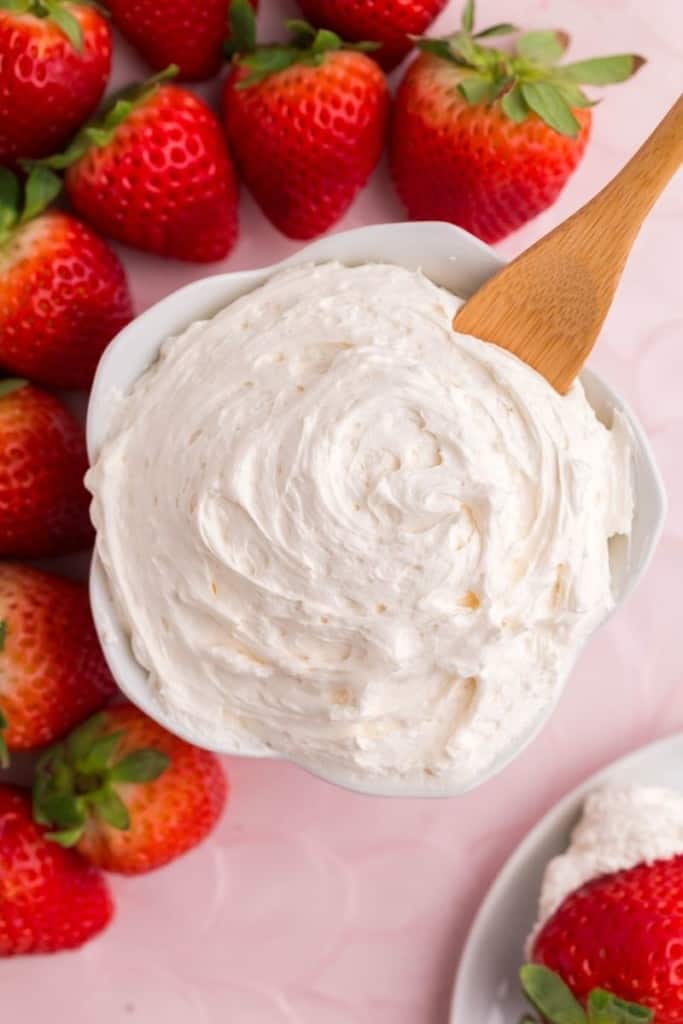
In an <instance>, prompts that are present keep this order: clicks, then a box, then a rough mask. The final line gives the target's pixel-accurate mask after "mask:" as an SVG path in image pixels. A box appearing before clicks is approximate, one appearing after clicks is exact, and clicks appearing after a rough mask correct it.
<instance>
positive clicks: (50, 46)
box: [0, 4, 112, 166]
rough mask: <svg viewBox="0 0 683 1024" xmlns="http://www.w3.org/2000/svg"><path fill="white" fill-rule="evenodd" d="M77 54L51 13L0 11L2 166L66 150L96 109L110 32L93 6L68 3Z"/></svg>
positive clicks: (102, 86) (108, 63) (107, 67)
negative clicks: (79, 44) (76, 28)
mask: <svg viewBox="0 0 683 1024" xmlns="http://www.w3.org/2000/svg"><path fill="white" fill-rule="evenodd" d="M66 9H67V10H68V12H69V14H71V15H72V17H74V18H76V19H77V20H78V22H79V24H80V26H81V30H82V33H83V50H82V52H81V53H78V52H77V51H76V50H75V49H74V47H73V46H72V44H71V42H70V41H69V39H68V38H67V37H66V36H65V34H64V33H63V32H62V30H61V29H60V28H59V27H58V26H57V25H56V24H55V23H54V22H52V21H50V20H49V19H48V18H37V17H34V16H33V15H30V14H18V13H15V12H12V11H3V10H0V165H5V166H13V165H15V163H16V161H17V159H19V158H20V157H41V156H47V155H48V154H50V153H54V152H55V151H57V150H59V149H61V148H62V147H63V146H64V145H65V144H66V143H67V142H68V140H69V139H70V138H71V136H72V135H74V134H75V132H76V131H77V130H78V128H80V126H81V124H82V123H83V122H84V121H85V120H87V118H88V117H89V116H90V115H91V114H92V113H93V111H94V110H95V109H96V107H97V106H98V104H99V102H100V100H101V98H102V95H103V93H104V90H105V87H106V84H107V81H108V79H109V72H110V69H111V54H112V42H111V31H110V28H109V25H108V23H107V20H106V18H103V17H102V15H101V14H99V13H98V12H97V11H96V10H95V9H94V8H92V7H86V6H84V5H80V4H68V5H66Z"/></svg>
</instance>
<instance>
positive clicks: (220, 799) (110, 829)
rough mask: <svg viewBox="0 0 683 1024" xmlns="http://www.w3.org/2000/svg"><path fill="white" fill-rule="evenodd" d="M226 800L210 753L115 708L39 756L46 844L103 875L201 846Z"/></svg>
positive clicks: (37, 792)
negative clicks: (69, 851)
mask: <svg viewBox="0 0 683 1024" xmlns="http://www.w3.org/2000/svg"><path fill="white" fill-rule="evenodd" d="M65 780H66V781H65ZM227 793H228V787H227V780H226V777H225V774H224V772H223V768H222V766H221V763H220V761H219V759H218V758H217V757H216V755H215V754H212V753H210V752H209V751H208V750H200V749H199V748H198V747H194V746H192V745H191V744H190V743H186V742H185V741H184V740H181V739H178V737H176V736H172V735H171V733H169V732H167V731H166V730H165V729H163V728H162V727H161V726H160V725H157V724H156V723H155V722H153V721H152V720H151V719H150V718H147V716H146V715H143V713H142V712H141V711H138V709H137V708H135V707H133V706H132V705H121V706H118V707H112V708H109V709H108V710H107V711H103V712H100V713H99V714H98V715H95V716H94V718H91V719H89V720H88V721H87V722H85V723H84V724H83V725H81V726H79V728H78V729H76V730H75V731H74V732H73V733H71V735H70V736H69V737H68V738H67V740H66V741H65V742H64V743H60V744H58V745H57V746H55V747H53V748H51V749H50V750H49V751H48V753H47V754H46V755H45V756H44V757H43V758H42V760H41V762H40V765H39V771H38V775H37V777H36V782H35V786H34V807H35V813H36V818H37V820H38V821H40V822H41V823H43V824H46V825H47V824H49V825H51V826H52V832H51V833H50V835H51V837H52V838H53V839H54V840H55V841H57V842H59V843H62V844H63V845H66V846H74V845H75V846H77V847H78V849H79V851H80V852H81V853H82V854H83V855H84V856H85V857H86V858H87V859H88V860H89V861H91V863H93V864H96V865H98V866H99V867H101V868H105V869H107V870H108V871H118V872H122V873H123V874H140V873H142V872H145V871H151V870H152V869H153V868H157V867H160V866H161V865H162V864H166V863H167V862H168V861H171V860H174V859H175V858H176V857H179V856H180V855H181V854H183V853H185V852H186V851H187V850H190V849H192V847H193V846H196V845H197V843H200V842H201V841H202V839H204V838H205V837H206V836H207V835H208V834H209V832H210V831H211V830H212V828H213V827H214V825H215V824H216V822H217V820H218V818H219V816H220V813H221V811H222V810H223V807H224V806H225V802H226V799H227Z"/></svg>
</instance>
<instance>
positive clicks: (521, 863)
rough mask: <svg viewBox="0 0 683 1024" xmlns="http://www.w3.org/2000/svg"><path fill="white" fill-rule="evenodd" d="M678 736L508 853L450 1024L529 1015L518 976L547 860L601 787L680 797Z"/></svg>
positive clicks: (551, 817) (628, 762) (566, 802)
mask: <svg viewBox="0 0 683 1024" xmlns="http://www.w3.org/2000/svg"><path fill="white" fill-rule="evenodd" d="M681 765H683V733H680V734H678V735H676V736H670V737H668V738H667V739H664V740H659V741H658V742H657V743H651V744H650V745H649V746H647V747H641V748H640V750H637V751H635V753H633V754H628V755H627V756H626V757H624V758H622V759H621V760H619V761H615V762H614V763H613V764H612V765H610V766H609V767H608V768H605V769H604V770H603V771H601V772H598V774H597V775H593V776H592V777H591V778H590V779H588V781H587V782H584V783H583V784H582V785H581V786H579V787H578V789H575V790H574V791H573V792H572V793H570V794H569V796H566V797H565V798H564V799H563V800H562V801H561V802H560V803H559V804H558V805H557V807H555V808H554V809H553V810H552V811H550V813H549V814H547V815H546V816H545V818H543V819H542V820H541V821H540V823H539V824H538V825H537V826H536V827H535V828H534V829H533V830H532V831H531V832H530V833H529V835H528V836H527V837H526V839H524V840H523V841H522V843H521V844H520V845H519V846H518V847H517V849H516V850H515V852H514V853H513V854H512V856H511V857H510V859H509V860H508V862H507V864H506V865H505V867H504V868H503V870H502V871H501V872H500V874H499V875H498V878H497V879H496V881H495V882H494V884H493V886H492V887H491V889H490V890H489V893H488V895H487V897H486V899H485V900H484V902H483V904H482V905H481V908H480V910H479V913H478V914H477V917H476V918H475V921H474V924H473V925H472V929H471V931H470V934H469V937H468V939H467V943H466V945H465V949H464V951H463V954H462V958H461V960H460V966H459V969H458V974H457V977H456V980H455V988H454V991H453V1001H452V1003H451V1024H515V1022H516V1021H517V1020H518V1019H519V1015H520V1013H521V1012H522V1010H523V1009H528V1007H527V1006H526V1004H525V1002H524V1000H523V999H522V997H521V996H520V994H519V983H518V981H517V974H518V971H519V968H520V967H521V965H522V963H523V951H524V943H525V941H526V938H527V936H528V935H529V933H530V931H531V929H532V928H533V925H534V921H535V917H536V907H537V902H538V894H539V890H540V885H541V878H542V875H543V871H544V869H545V866H546V864H547V863H548V861H549V860H550V859H551V858H552V857H554V856H556V854H558V853H562V852H563V850H564V849H566V846H567V841H568V838H569V833H570V831H571V829H572V827H573V825H574V824H575V822H576V820H577V818H578V817H579V815H580V812H581V807H582V805H583V802H584V800H585V798H586V795H587V794H588V793H589V792H591V791H592V790H593V789H595V788H596V787H598V786H599V785H600V784H601V783H604V782H618V783H620V782H637V783H638V784H639V785H655V786H667V787H669V788H670V789H677V790H681V791H683V777H682V773H681Z"/></svg>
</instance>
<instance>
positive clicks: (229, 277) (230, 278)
mask: <svg viewBox="0 0 683 1024" xmlns="http://www.w3.org/2000/svg"><path fill="white" fill-rule="evenodd" d="M322 260H339V261H340V262H342V263H349V264H354V263H355V264H358V263H369V262H373V261H380V262H387V263H396V264H400V265H401V266H404V267H408V268H410V269H418V268H421V269H422V270H423V271H424V273H425V274H426V275H427V276H428V277H430V278H431V279H432V280H433V281H435V282H436V283H437V284H439V285H442V286H443V287H445V288H448V289H450V290H451V291H452V292H454V293H455V294H456V295H459V296H461V297H463V298H467V297H468V296H469V295H471V294H472V293H473V292H474V291H475V290H476V289H477V288H478V287H480V285H481V284H483V282H484V281H485V280H486V279H487V278H488V277H490V276H491V275H492V274H494V273H495V272H496V271H497V270H498V269H499V268H500V267H501V266H502V265H503V263H502V260H501V259H500V258H499V257H498V256H497V255H496V254H495V253H494V252H493V251H492V250H491V249H489V247H488V246H486V245H484V243H483V242H480V241H479V239H477V238H474V237H473V236H472V235H469V234H467V232H465V231H462V230H460V229H459V228H456V227H453V226H452V225H449V224H442V223H418V224H410V223H408V224H385V225H380V226H377V227H368V228H360V229H359V230H357V231H348V232H346V233H344V234H338V235H331V236H329V237H327V238H323V239H321V240H320V241H318V242H314V243H313V244H312V245H309V246H306V247H305V248H303V249H301V250H300V251H299V252H297V253H296V254H295V255H294V256H291V257H290V258H289V259H287V260H285V261H284V262H282V263H279V264H277V265H275V266H271V267H265V268H263V269H261V270H251V271H244V272H240V273H235V274H219V275H217V276H215V277H207V278H205V279H204V280H202V281H196V282H195V283H194V284H190V285H187V286H186V287H185V288H181V289H180V290H179V291H177V292H174V293H173V294H172V295H169V296H168V297H167V298H165V299H162V301H161V302H159V303H157V304H156V306H152V308H151V309H148V310H147V311H146V312H145V313H143V314H142V315H141V316H139V317H138V318H137V319H136V320H134V321H133V323H131V324H129V325H128V327H126V328H124V330H123V331H121V333H120V334H119V335H118V336H117V337H116V338H115V340H114V341H113V342H112V343H111V345H110V346H109V347H108V349H107V350H106V352H105V353H104V355H103V357H102V360H101V361H100V364H99V367H98V369H97V374H96V377H95V382H94V384H93V389H92V393H91V396H90V404H89V407H88V421H87V441H88V452H89V455H90V460H91V462H92V461H94V460H95V459H96V458H97V455H98V453H99V451H100V448H101V446H102V444H103V442H104V441H105V439H106V438H107V436H108V432H109V429H110V422H111V414H112V410H113V409H114V408H115V406H116V399H117V397H119V396H120V395H121V394H122V393H124V394H125V393H126V392H128V391H129V390H130V388H131V387H132V386H133V384H134V382H135V380H136V379H137V378H138V377H139V375H140V374H141V373H142V372H143V371H144V370H146V369H147V367H148V366H149V365H150V364H151V363H152V362H153V361H154V360H155V358H156V356H157V353H158V350H159V347H160V345H161V344H162V342H163V341H164V340H165V339H166V338H168V337H169V336H171V335H175V334H179V333H180V332H181V331H183V330H184V328H186V327H187V326H188V325H189V324H190V323H192V322H193V321H194V320H202V319H206V318H208V317H210V316H212V315H213V314H214V313H217V312H218V311H219V310H220V309H222V308H223V307H224V306H226V305H227V304H228V303H229V302H232V301H233V300H234V299H236V298H237V297H238V296H240V295H243V294H244V293H245V292H248V291H251V290H252V289H253V288H255V287H257V286H258V285H260V284H262V283H263V282H264V281H266V280H267V279H268V278H269V277H271V276H272V275H273V274H274V273H275V272H276V271H278V270H280V269H281V268H282V267H285V266H291V265H293V264H296V263H303V262H311V261H322ZM581 379H582V381H583V384H584V386H585V388H586V392H587V395H588V398H589V400H590V402H591V404H592V405H593V408H594V409H595V411H596V413H597V414H598V416H599V417H600V418H601V419H603V420H604V421H605V422H606V423H607V424H610V422H611V419H612V415H613V412H614V410H615V409H618V410H620V411H621V412H622V413H623V414H624V415H625V417H626V418H627V420H628V421H629V423H630V425H631V428H632V430H633V434H634V437H635V448H636V452H635V499H636V501H635V518H634V522H633V532H632V536H631V540H630V543H629V544H627V543H626V541H620V540H617V541H616V542H615V543H614V546H613V549H612V551H611V558H612V567H613V575H614V580H615V592H616V598H617V602H618V603H619V604H620V603H621V602H623V600H624V599H625V598H626V597H627V595H628V594H629V593H630V592H631V591H632V590H633V588H634V587H635V585H636V584H637V582H638V581H639V580H640V578H641V577H642V575H643V573H644V572H645V569H646V568H647V565H648V562H649V561H650V558H651V556H652V554H653V552H654V549H655V547H656V544H657V540H658V538H659V534H660V532H661V529H662V525H663V521H664V516H665V511H666V499H665V494H664V488H663V485H662V481H661V478H660V475H659V472H658V470H657V467H656V465H655V462H654V458H653V455H652V452H651V450H650V446H649V444H648V442H647V439H646V437H645V434H644V432H643V430H642V428H641V426H640V424H639V423H638V421H637V420H636V418H635V416H634V415H633V413H632V412H631V411H630V409H629V408H628V407H627V406H626V404H625V403H624V401H623V400H622V399H621V398H620V397H619V396H618V395H617V394H616V393H615V392H614V391H612V390H611V388H609V387H608V385H607V384H605V382H604V381H603V380H602V379H601V378H600V377H598V375H597V374H595V373H593V372H592V371H590V370H585V371H584V373H583V374H582V378H581ZM90 594H91V600H92V608H93V615H94V618H95V624H96V626H97V631H98V633H99V636H100V640H101V642H102V647H103V649H104V653H105V656H106V658H107V661H108V663H109V667H110V668H111V671H112V673H113V675H114V677H115V679H116V681H117V682H118V684H119V686H120V687H121V689H122V690H123V692H124V693H125V694H126V696H127V697H128V698H129V699H130V700H131V701H133V703H134V704H137V705H138V707H140V708H142V710H143V711H145V712H146V713H147V714H148V715H149V716H150V717H151V718H154V719H156V720H157V721H159V722H160V723H161V724H162V725H164V726H166V727H167V728H169V729H170V730H171V731H173V732H176V733H181V734H182V735H183V736H184V738H185V739H187V740H189V741H191V742H193V743H197V744H199V745H202V742H203V740H202V737H201V736H200V735H194V734H193V731H192V726H187V727H185V728H184V730H179V729H178V725H177V723H175V722H173V721H170V720H169V718H168V716H167V714H166V713H165V711H164V709H163V708H162V707H161V705H160V704H159V703H158V701H157V698H156V696H155V694H154V693H153V691H152V690H151V688H150V687H149V686H148V685H147V677H146V673H145V671H144V669H143V668H142V666H141V665H139V664H138V662H137V661H136V660H135V658H134V657H133V654H132V651H131V648H130V644H129V641H128V637H127V634H126V631H125V630H124V629H123V628H122V626H121V624H120V622H119V621H118V618H117V615H116V613H115V611H114V607H113V604H112V601H111V598H110V593H109V587H108V583H107V579H106V575H105V572H104V570H103V568H102V565H101V563H100V561H99V559H98V558H97V556H96V555H95V557H94V558H93V562H92V568H91V574H90ZM565 681H566V680H565ZM561 691H562V686H559V687H558V688H557V692H556V694H555V698H554V700H553V701H552V702H551V703H550V704H549V705H548V707H547V708H546V709H545V710H544V712H543V714H542V715H541V716H539V719H538V720H537V721H536V722H534V723H533V724H532V725H531V726H530V728H529V729H528V730H527V732H526V733H525V734H524V735H522V736H520V737H518V738H517V739H516V741H515V743H514V744H511V745H510V747H509V748H508V749H506V750H504V751H503V752H502V753H501V754H500V755H499V757H498V758H496V760H495V762H494V763H493V764H491V765H490V766H489V767H488V768H487V769H486V771H485V772H483V773H482V774H481V775H480V776H479V777H477V778H475V779H472V780H470V782H469V784H468V785H467V786H466V787H465V786H458V787H457V788H456V787H451V788H448V789H446V790H444V789H443V788H441V789H439V790H438V791H434V792H432V791H431V790H429V791H426V790H425V789H424V788H421V787H418V786H415V787H413V788H410V787H407V786H405V785H404V784H401V785H396V783H395V782H392V781H375V780H372V781H369V782H367V783H365V782H363V781H358V782H357V783H356V782H354V783H353V786H352V788H353V789H355V790H357V791H358V792H365V793H372V794H377V795H383V796H424V795H434V796H456V795H458V794H460V793H463V792H465V791H466V789H467V790H469V789H473V788H475V787H476V786H479V785H481V784H482V783H483V782H485V781H486V780H487V779H488V778H490V777H491V776H492V775H495V774H496V773H497V772H499V771H500V770H501V769H502V768H503V767H505V765H507V764H508V763H509V762H510V761H511V760H512V759H513V758H514V757H516V756H517V755H518V754H519V753H520V752H521V751H522V750H523V749H524V747H526V746H527V744H528V743H530V742H531V740H532V739H533V738H534V737H535V736H536V735H537V734H538V732H539V731H540V729H541V728H542V726H543V725H544V724H545V722H546V721H547V719H548V718H549V717H550V715H551V713H552V711H553V709H554V706H555V704H556V703H557V700H559V697H560V694H561ZM216 749H219V750H220V751H221V752H222V753H228V754H229V753H236V751H235V750H233V749H232V748H231V747H230V745H229V744H228V743H226V744H225V745H222V746H220V747H219V748H216ZM239 753H240V754H244V753H249V752H248V751H244V750H243V749H240V751H239ZM255 756H263V754H262V753H260V752H259V754H258V755H255ZM270 756H273V757H277V756H279V755H277V754H273V755H270ZM324 777H325V778H327V779H328V781H330V782H337V783H339V784H342V785H348V782H347V781H346V780H345V781H344V782H340V780H338V779H335V778H333V777H331V776H328V775H326V776H324Z"/></svg>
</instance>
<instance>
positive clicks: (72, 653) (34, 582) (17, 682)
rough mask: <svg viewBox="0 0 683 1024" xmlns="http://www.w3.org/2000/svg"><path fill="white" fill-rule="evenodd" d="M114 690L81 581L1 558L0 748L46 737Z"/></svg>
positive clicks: (23, 746) (35, 743)
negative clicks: (7, 561)
mask: <svg viewBox="0 0 683 1024" xmlns="http://www.w3.org/2000/svg"><path fill="white" fill-rule="evenodd" d="M115 692H116V684H115V682H114V680H113V678H112V675H111V673H110V672H109V669H108V668H107V665H106V662H105V660H104V657H103V656H102V651H101V649H100V645H99V641H98V639H97V635H96V633H95V627H94V625H93V621H92V615H91V613H90V602H89V599H88V588H87V586H86V585H85V584H83V583H75V582H73V581H71V580H66V579H62V577H60V576H54V575H52V574H49V573H46V572H40V571H39V570H37V569H32V568H29V567H28V566H25V565H19V564H17V563H0V716H1V717H2V721H4V730H3V731H2V733H1V734H0V751H1V748H2V747H3V746H4V747H6V748H7V749H9V750H10V751H14V750H31V749H33V748H35V747H40V746H43V745H45V744H46V743H52V742H53V741H54V740H56V739H57V738H59V737H60V736H62V735H63V734H64V733H65V732H67V731H68V730H69V729H71V728H72V727H73V726H74V725H77V724H78V723H79V722H81V721H82V720H83V719H84V718H86V717H87V716H88V715H91V714H92V713H93V711H96V710H97V709H98V708H101V707H102V706H103V705H104V704H105V703H106V702H107V700H108V699H109V698H110V697H111V696H112V694H114V693H115Z"/></svg>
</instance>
